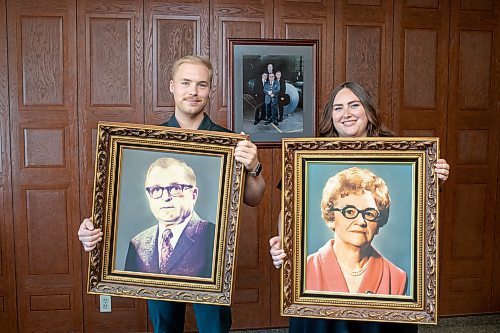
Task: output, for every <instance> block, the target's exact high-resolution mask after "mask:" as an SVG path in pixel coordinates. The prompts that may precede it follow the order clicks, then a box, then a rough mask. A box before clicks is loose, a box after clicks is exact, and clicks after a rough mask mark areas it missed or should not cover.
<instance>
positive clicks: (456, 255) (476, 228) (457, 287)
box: [440, 1, 500, 314]
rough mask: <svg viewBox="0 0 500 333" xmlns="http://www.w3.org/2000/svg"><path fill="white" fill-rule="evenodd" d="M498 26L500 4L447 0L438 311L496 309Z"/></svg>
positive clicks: (447, 312) (498, 124) (499, 56)
mask: <svg viewBox="0 0 500 333" xmlns="http://www.w3.org/2000/svg"><path fill="white" fill-rule="evenodd" d="M499 27H500V4H499V3H498V1H461V2H460V3H459V2H455V1H451V12H450V48H449V58H450V73H449V78H450V83H449V91H448V119H447V127H448V130H447V134H448V135H447V137H448V147H447V148H448V149H447V158H448V160H449V162H450V164H451V165H452V167H453V170H452V173H451V175H450V179H449V180H448V182H447V184H446V189H445V193H447V194H446V195H445V196H444V199H445V200H444V205H443V206H442V210H443V212H444V214H443V215H445V218H444V219H443V220H442V221H443V222H444V223H442V224H441V237H440V239H441V240H442V242H441V249H442V253H441V280H440V286H441V292H440V304H441V310H440V313H446V314H464V313H481V312H489V311H493V310H494V308H492V307H491V305H492V304H495V303H494V300H495V298H494V297H495V296H493V298H492V292H493V291H496V297H498V287H496V285H497V283H496V275H494V273H498V268H497V266H498V260H497V261H495V256H496V258H498V252H499V249H498V247H496V248H495V247H494V245H495V238H494V237H495V230H496V232H497V233H498V230H499V227H498V225H499V222H500V215H499V214H498V211H496V210H495V207H498V202H499V197H498V193H499V187H498V181H497V179H498V175H499V174H498V154H499V140H498V139H499V133H500V132H499V127H500V117H499V113H498V111H499V100H500V95H499V92H500V78H499V74H500V63H499V60H498V59H499V58H500V42H499V38H500V34H499V32H500V30H499ZM497 244H498V243H497ZM495 270H496V271H495ZM496 299H497V300H498V298H496ZM492 301H493V302H492ZM496 309H497V311H498V303H497V307H496Z"/></svg>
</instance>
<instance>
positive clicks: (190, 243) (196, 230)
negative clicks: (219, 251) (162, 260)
mask: <svg viewBox="0 0 500 333" xmlns="http://www.w3.org/2000/svg"><path fill="white" fill-rule="evenodd" d="M187 223H188V225H187V226H186V228H185V229H184V231H183V232H182V234H181V236H180V237H179V240H178V241H177V244H176V245H175V247H174V249H173V251H172V255H171V256H170V258H169V260H168V264H167V267H168V271H167V272H166V274H171V275H182V276H196V277H210V276H211V274H212V259H213V254H212V252H213V246H214V235H215V225H214V224H213V223H210V222H208V221H205V220H202V219H200V217H199V216H198V215H197V214H196V213H194V214H193V217H192V218H191V220H190V221H189V222H187ZM125 270H126V271H132V272H143V273H161V272H160V267H159V264H158V225H155V226H153V227H151V228H149V229H146V230H144V231H143V232H141V233H139V234H138V235H136V236H135V237H134V238H133V239H132V240H131V241H130V244H129V248H128V253H127V258H126V260H125Z"/></svg>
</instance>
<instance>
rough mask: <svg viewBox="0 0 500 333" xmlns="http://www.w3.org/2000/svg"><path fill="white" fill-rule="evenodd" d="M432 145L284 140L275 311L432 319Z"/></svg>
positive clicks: (378, 318) (434, 147) (359, 317)
mask: <svg viewBox="0 0 500 333" xmlns="http://www.w3.org/2000/svg"><path fill="white" fill-rule="evenodd" d="M438 145H439V142H438V138H363V139H359V138H316V139H311V138H307V139H306V138H302V139H301V138H298V139H293V138H288V139H284V140H283V144H282V149H283V152H282V153H283V178H282V179H283V185H282V186H283V192H282V203H283V224H282V230H281V235H282V246H283V249H284V251H285V253H286V255H287V257H286V260H285V261H284V264H283V269H282V280H281V282H282V288H281V305H282V308H281V312H282V315H285V316H304V317H312V318H337V319H341V318H342V319H349V320H366V321H392V322H404V323H414V324H436V323H437V296H438V283H437V282H438V179H437V176H436V174H435V173H434V165H435V164H436V161H437V159H438V155H439V150H438Z"/></svg>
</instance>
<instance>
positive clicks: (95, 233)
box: [78, 218, 102, 252]
mask: <svg viewBox="0 0 500 333" xmlns="http://www.w3.org/2000/svg"><path fill="white" fill-rule="evenodd" d="M78 238H79V239H80V242H82V244H83V249H84V250H85V251H87V252H89V251H92V250H93V249H94V248H95V246H96V244H97V243H99V242H100V241H101V240H102V231H101V229H94V223H92V220H91V219H90V218H86V219H84V220H83V222H82V224H80V228H79V229H78Z"/></svg>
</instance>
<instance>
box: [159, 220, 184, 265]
mask: <svg viewBox="0 0 500 333" xmlns="http://www.w3.org/2000/svg"><path fill="white" fill-rule="evenodd" d="M191 218H192V216H191V217H190V218H188V219H186V220H184V222H182V223H179V224H174V225H171V226H168V229H170V231H172V238H170V244H172V248H175V245H177V241H179V238H180V237H181V235H182V232H183V231H184V229H186V227H187V225H188V223H189V221H191ZM166 229H167V226H166V225H165V223H161V222H159V223H158V258H160V257H161V245H162V243H163V232H164V231H165V230H166Z"/></svg>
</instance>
